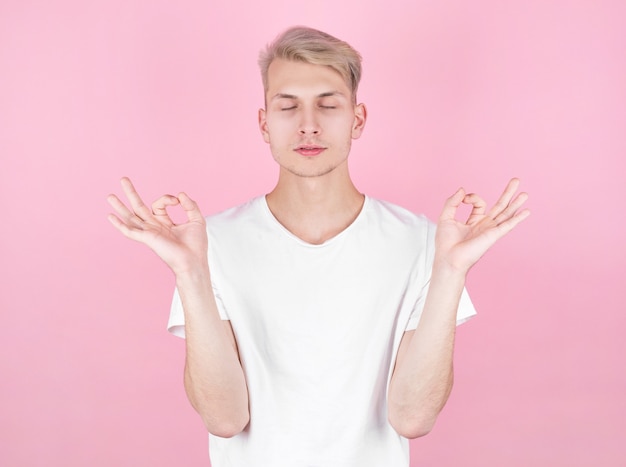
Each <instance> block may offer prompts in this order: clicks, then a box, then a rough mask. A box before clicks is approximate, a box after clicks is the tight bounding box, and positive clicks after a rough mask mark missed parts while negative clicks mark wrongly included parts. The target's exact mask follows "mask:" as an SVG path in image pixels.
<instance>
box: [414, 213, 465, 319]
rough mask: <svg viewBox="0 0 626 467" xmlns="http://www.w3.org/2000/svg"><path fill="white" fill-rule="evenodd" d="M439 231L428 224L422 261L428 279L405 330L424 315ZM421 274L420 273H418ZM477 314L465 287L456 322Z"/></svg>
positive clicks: (422, 287)
mask: <svg viewBox="0 0 626 467" xmlns="http://www.w3.org/2000/svg"><path fill="white" fill-rule="evenodd" d="M436 231H437V226H436V225H435V224H433V223H429V224H428V229H427V233H426V237H427V238H426V243H425V247H426V254H425V255H424V262H423V263H422V267H423V268H424V270H426V271H428V273H427V276H426V280H425V282H424V283H423V285H422V286H421V290H420V291H419V294H418V297H417V300H416V302H415V305H414V307H413V311H412V312H411V316H410V317H409V321H408V323H407V325H406V328H405V331H412V330H414V329H416V328H417V325H418V323H419V321H420V318H421V317H422V312H423V311H424V303H425V302H426V296H427V295H428V288H429V285H430V275H431V272H432V267H433V260H434V257H435V233H436ZM418 276H419V275H418ZM475 315H476V309H475V308H474V304H473V303H472V300H471V299H470V297H469V294H468V293H467V290H466V289H465V288H463V292H462V293H461V298H460V300H459V308H458V309H457V313H456V324H457V326H458V325H459V324H462V323H464V322H466V321H468V320H469V319H470V318H471V317H473V316H475Z"/></svg>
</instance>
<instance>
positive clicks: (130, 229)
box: [107, 177, 208, 274]
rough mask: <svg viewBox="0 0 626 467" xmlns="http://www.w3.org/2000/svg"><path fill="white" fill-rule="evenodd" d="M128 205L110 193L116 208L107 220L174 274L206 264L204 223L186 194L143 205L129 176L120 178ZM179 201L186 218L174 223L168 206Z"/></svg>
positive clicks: (175, 204) (162, 198)
mask: <svg viewBox="0 0 626 467" xmlns="http://www.w3.org/2000/svg"><path fill="white" fill-rule="evenodd" d="M121 184H122V189H123V190H124V193H125V194H126V197H127V198H128V201H129V204H130V208H129V207H127V206H126V205H125V204H124V203H123V202H122V201H120V199H119V198H118V197H117V196H115V195H113V194H111V195H109V196H108V198H107V200H108V202H109V204H110V205H111V206H112V207H113V209H115V212H116V213H117V215H115V214H109V217H108V219H109V221H111V223H112V224H113V225H114V226H115V227H116V228H117V229H118V230H119V231H120V232H121V233H122V234H123V235H125V236H126V237H128V238H130V239H132V240H136V241H138V242H141V243H143V244H145V245H147V246H149V247H150V248H151V249H152V250H153V251H154V252H155V253H156V254H157V255H159V257H160V258H161V259H162V260H163V261H165V263H166V264H167V265H168V266H169V267H170V268H171V269H172V271H173V272H174V273H175V274H180V273H185V272H189V271H190V270H192V269H193V268H196V267H206V266H207V245H208V240H207V233H206V223H205V220H204V217H203V216H202V213H201V212H200V210H199V208H198V205H197V204H196V202H195V201H193V200H192V199H191V198H190V197H189V196H187V194H185V193H179V194H178V196H172V195H163V196H161V197H160V198H159V199H157V200H156V201H155V202H154V203H152V206H151V208H149V207H148V206H146V205H145V203H144V202H143V200H142V199H141V197H140V196H139V194H138V193H137V190H135V187H134V186H133V184H132V182H131V181H130V179H128V178H126V177H124V178H123V179H122V180H121ZM177 205H180V207H182V209H183V210H184V211H185V213H186V215H187V221H186V222H184V223H182V224H175V223H174V222H173V221H172V219H171V218H170V216H169V215H168V213H167V208H169V207H173V206H177Z"/></svg>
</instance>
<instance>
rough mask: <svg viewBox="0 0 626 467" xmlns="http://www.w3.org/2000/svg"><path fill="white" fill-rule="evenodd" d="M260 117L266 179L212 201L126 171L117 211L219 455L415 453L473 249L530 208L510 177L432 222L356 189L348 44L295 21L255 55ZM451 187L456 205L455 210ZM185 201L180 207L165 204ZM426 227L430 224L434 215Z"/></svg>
mask: <svg viewBox="0 0 626 467" xmlns="http://www.w3.org/2000/svg"><path fill="white" fill-rule="evenodd" d="M260 65H261V72H262V76H263V83H264V88H265V108H264V109H261V110H259V128H260V130H261V134H262V135H263V139H264V140H265V141H266V142H267V143H268V144H269V145H270V149H271V153H272V155H273V157H274V159H275V160H276V162H277V163H278V165H279V167H280V169H279V177H278V182H277V184H276V186H275V187H274V189H273V190H272V191H271V192H270V193H269V194H267V195H266V196H260V197H258V198H255V199H253V200H251V201H250V202H248V203H246V204H244V205H242V206H239V207H236V208H233V209H230V210H228V211H225V212H223V213H221V214H217V215H215V216H211V217H208V218H207V219H206V220H205V218H204V217H203V216H202V214H201V212H200V210H199V208H198V206H197V205H196V203H195V202H194V201H192V200H191V199H190V198H189V197H188V196H187V195H186V194H185V193H180V194H179V195H178V196H171V195H165V196H163V197H161V198H159V199H158V200H156V201H155V202H154V204H153V205H152V207H151V208H149V207H147V206H146V205H145V204H144V203H143V202H142V200H141V198H140V197H139V195H138V194H137V192H136V191H135V189H134V188H133V186H132V184H131V182H130V180H128V179H123V180H122V186H123V189H124V192H125V193H126V195H127V197H128V199H129V202H130V209H129V208H127V207H126V206H125V205H124V204H123V203H122V202H121V201H120V200H119V199H118V198H117V197H116V196H115V195H111V196H110V197H109V201H110V203H111V205H112V206H113V208H114V209H115V211H116V212H117V216H116V215H110V217H109V218H110V220H111V222H112V223H113V225H114V226H115V227H117V228H118V229H119V230H120V231H121V232H122V233H123V234H124V235H126V236H127V237H129V238H131V239H134V240H138V241H140V242H142V243H145V244H146V245H148V246H149V247H150V248H152V249H153V250H154V251H155V252H156V253H157V254H158V255H159V256H160V257H161V258H162V259H163V260H164V261H165V262H166V263H167V265H168V266H169V267H170V268H171V269H172V271H173V272H174V274H175V277H176V290H177V291H176V294H175V297H174V302H173V305H172V312H171V316H170V322H169V329H170V330H171V331H172V332H174V333H175V334H177V335H180V336H184V337H185V338H186V362H185V388H186V391H187V395H188V397H189V400H190V401H191V404H192V405H193V407H194V408H195V409H196V410H197V411H198V413H199V414H200V416H201V417H202V419H203V420H204V423H205V424H206V427H207V430H208V431H209V433H210V441H209V445H210V454H211V461H212V465H213V466H214V467H226V466H228V467H231V466H232V467H235V466H237V467H239V466H241V467H243V466H245V467H250V466H262V467H269V466H271V467H277V466H289V467H295V466H329V467H341V466H346V467H347V466H351V467H352V466H358V467H366V466H372V467H374V466H375V467H380V466H391V467H395V466H408V465H409V453H408V441H407V438H415V437H418V436H423V435H425V434H426V433H428V432H429V431H430V430H431V428H432V426H433V424H434V422H435V419H436V418H437V415H438V414H439V412H440V411H441V409H442V408H443V406H444V404H445V402H446V400H447V398H448V395H449V394H450V390H451V388H452V379H453V372H452V357H453V347H454V336H455V327H456V324H457V323H458V322H460V321H463V320H465V319H467V318H468V317H470V316H471V315H473V314H474V309H473V307H472V305H471V302H470V301H469V299H468V298H467V296H466V295H465V292H464V284H465V277H466V274H467V272H468V271H469V269H470V268H471V266H472V265H473V264H474V263H475V262H476V261H477V260H478V259H479V258H480V257H481V256H482V255H483V254H484V253H485V252H486V251H487V249H489V248H490V247H491V246H492V245H493V244H494V243H495V242H496V241H497V240H498V239H499V238H501V237H502V236H504V235H505V234H506V233H507V232H509V231H510V230H511V229H512V228H513V227H515V226H516V225H517V224H518V223H519V222H521V221H522V220H523V219H525V218H526V217H527V215H528V211H527V210H521V207H522V205H523V203H524V202H525V200H526V198H527V196H526V194H524V193H521V194H519V195H517V196H515V193H516V191H517V187H518V183H519V182H518V181H517V180H516V179H513V180H512V181H511V182H509V184H508V185H507V187H506V189H505V191H504V193H503V195H502V196H501V198H500V199H499V200H498V202H497V203H496V204H495V205H494V207H493V208H491V209H489V210H488V209H487V207H486V203H485V202H484V201H483V200H482V199H481V198H480V197H478V196H477V195H475V194H466V193H465V192H464V190H463V189H459V190H458V191H457V192H456V193H455V194H454V195H452V197H450V198H449V199H448V200H447V201H446V203H445V205H444V208H443V211H442V213H441V217H440V219H439V222H438V224H437V226H435V225H434V224H431V223H429V222H428V221H427V220H426V219H425V218H424V217H421V216H416V215H414V214H412V213H410V212H408V211H406V210H404V209H402V208H400V207H397V206H395V205H392V204H389V203H386V202H383V201H378V200H375V199H372V198H369V197H367V196H364V195H363V194H361V193H360V192H359V191H358V190H357V189H356V188H355V186H354V185H353V183H352V181H351V179H350V174H349V172H348V163H347V159H348V154H349V152H350V147H351V141H352V140H353V139H356V138H358V137H359V136H360V135H361V133H362V132H363V128H364V126H365V122H366V119H367V112H366V108H365V106H364V105H363V104H357V101H356V92H357V87H358V83H359V78H360V72H361V63H360V56H359V54H358V53H357V52H356V51H355V50H354V49H352V47H350V46H349V45H348V44H346V43H345V42H342V41H340V40H338V39H336V38H334V37H332V36H329V35H327V34H325V33H322V32H320V31H316V30H313V29H309V28H292V29H290V30H288V31H286V32H285V33H283V34H282V35H281V36H279V37H278V38H277V39H276V40H275V41H274V42H273V43H272V44H271V45H269V46H268V48H267V50H266V51H265V52H264V53H263V54H262V55H261V58H260ZM461 203H465V204H469V205H471V206H472V211H471V214H470V216H469V219H468V220H467V222H465V223H463V222H459V221H456V220H455V213H456V210H457V208H458V206H459V205H460V204H461ZM176 205H180V206H181V207H182V209H184V210H185V211H186V213H187V216H188V221H187V222H185V223H183V224H178V225H176V224H174V223H173V222H172V221H171V220H170V218H169V217H168V214H167V212H166V209H167V208H169V207H172V206H176ZM435 227H436V228H435Z"/></svg>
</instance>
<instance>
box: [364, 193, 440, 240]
mask: <svg viewBox="0 0 626 467" xmlns="http://www.w3.org/2000/svg"><path fill="white" fill-rule="evenodd" d="M367 216H368V217H369V218H370V221H373V222H376V223H377V224H379V225H382V226H386V227H388V228H393V229H397V230H400V231H407V232H411V233H416V232H423V233H424V234H428V233H430V232H434V229H435V224H434V223H433V222H432V221H431V220H429V219H428V218H427V217H426V216H424V215H423V214H416V213H414V212H412V211H409V210H408V209H406V208H404V207H402V206H399V205H397V204H394V203H391V202H389V201H384V200H380V199H376V198H370V197H368V198H367Z"/></svg>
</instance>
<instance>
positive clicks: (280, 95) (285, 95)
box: [272, 91, 345, 100]
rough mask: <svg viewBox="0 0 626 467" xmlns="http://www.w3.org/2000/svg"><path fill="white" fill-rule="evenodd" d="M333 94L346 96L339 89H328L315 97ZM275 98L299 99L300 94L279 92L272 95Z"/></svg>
mask: <svg viewBox="0 0 626 467" xmlns="http://www.w3.org/2000/svg"><path fill="white" fill-rule="evenodd" d="M332 96H341V97H345V96H344V94H343V93H341V92H339V91H327V92H323V93H321V94H318V95H317V96H315V97H317V98H320V97H332ZM275 99H298V96H294V95H293V94H285V93H282V92H279V93H278V94H275V95H274V96H273V97H272V100H275Z"/></svg>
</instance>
